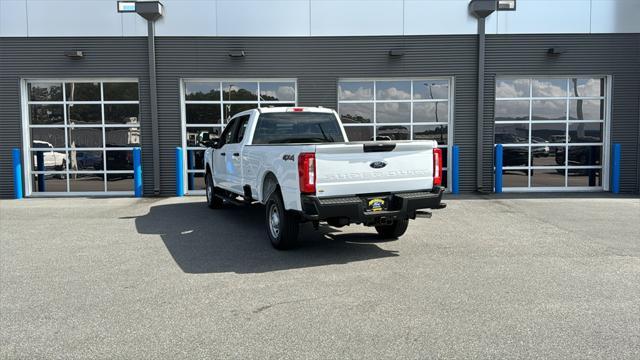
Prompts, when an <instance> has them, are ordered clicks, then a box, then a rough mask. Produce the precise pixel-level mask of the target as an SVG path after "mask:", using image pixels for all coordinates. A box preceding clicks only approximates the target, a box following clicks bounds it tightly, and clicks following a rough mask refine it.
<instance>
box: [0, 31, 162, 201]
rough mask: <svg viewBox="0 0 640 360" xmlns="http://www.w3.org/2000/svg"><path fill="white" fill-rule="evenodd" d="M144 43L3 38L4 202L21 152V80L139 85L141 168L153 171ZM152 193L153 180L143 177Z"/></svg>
mask: <svg viewBox="0 0 640 360" xmlns="http://www.w3.org/2000/svg"><path fill="white" fill-rule="evenodd" d="M146 44H147V42H146V39H145V38H117V39H113V38H102V37H95V38H0V174H1V175H0V197H3V198H7V197H11V196H12V194H13V177H12V176H11V175H10V174H12V170H11V148H14V147H19V148H22V120H21V119H22V118H21V116H22V115H21V108H20V101H21V99H20V79H23V78H72V77H75V78H83V77H84V78H88V77H92V78H113V77H130V78H137V79H138V80H139V83H140V85H139V89H140V120H141V127H142V128H141V137H142V139H141V141H142V148H143V150H142V166H143V168H144V169H145V172H147V169H149V170H150V169H151V168H152V157H151V155H152V154H151V153H150V152H149V151H148V150H146V149H151V138H150V137H149V136H146V134H150V133H151V131H150V129H151V127H150V123H149V121H148V119H149V118H150V108H149V80H148V76H147V74H148V73H147V68H148V67H147V48H146ZM65 50H82V51H84V54H85V57H84V58H83V59H82V60H71V59H69V58H67V57H65V56H64V51H65ZM144 180H145V183H144V187H145V189H152V188H153V183H152V179H151V176H145V178H144Z"/></svg>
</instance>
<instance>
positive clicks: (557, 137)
mask: <svg viewBox="0 0 640 360" xmlns="http://www.w3.org/2000/svg"><path fill="white" fill-rule="evenodd" d="M566 134H567V125H566V124H565V123H533V124H531V142H532V143H533V142H538V143H541V142H548V143H556V144H562V143H565V142H566Z"/></svg>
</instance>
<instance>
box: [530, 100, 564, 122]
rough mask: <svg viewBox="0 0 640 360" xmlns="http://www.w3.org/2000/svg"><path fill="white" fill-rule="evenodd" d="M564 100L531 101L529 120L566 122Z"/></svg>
mask: <svg viewBox="0 0 640 360" xmlns="http://www.w3.org/2000/svg"><path fill="white" fill-rule="evenodd" d="M566 119H567V101H566V100H533V101H532V102H531V120H566Z"/></svg>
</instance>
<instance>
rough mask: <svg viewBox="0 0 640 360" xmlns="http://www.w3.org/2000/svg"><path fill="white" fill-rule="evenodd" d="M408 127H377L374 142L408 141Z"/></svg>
mask: <svg viewBox="0 0 640 360" xmlns="http://www.w3.org/2000/svg"><path fill="white" fill-rule="evenodd" d="M409 128H410V126H402V125H386V126H378V131H377V135H376V140H409V139H410V137H411V135H410V133H411V131H410V129H409Z"/></svg>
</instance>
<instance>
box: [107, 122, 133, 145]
mask: <svg viewBox="0 0 640 360" xmlns="http://www.w3.org/2000/svg"><path fill="white" fill-rule="evenodd" d="M104 135H105V139H106V141H107V143H106V147H120V146H125V147H128V146H139V145H140V128H138V127H129V128H126V127H125V128H123V127H118V128H111V127H108V128H105V129H104Z"/></svg>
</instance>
